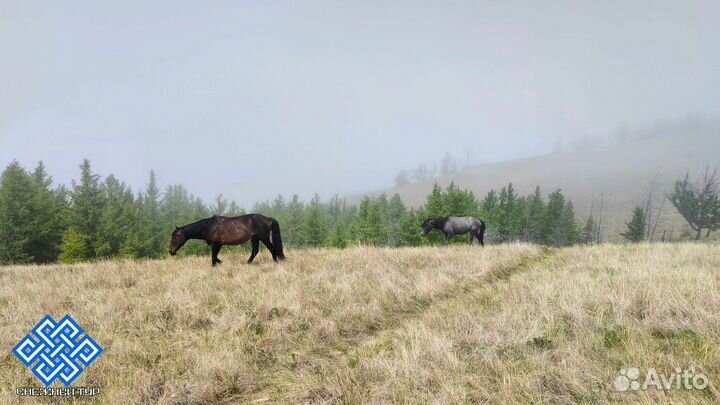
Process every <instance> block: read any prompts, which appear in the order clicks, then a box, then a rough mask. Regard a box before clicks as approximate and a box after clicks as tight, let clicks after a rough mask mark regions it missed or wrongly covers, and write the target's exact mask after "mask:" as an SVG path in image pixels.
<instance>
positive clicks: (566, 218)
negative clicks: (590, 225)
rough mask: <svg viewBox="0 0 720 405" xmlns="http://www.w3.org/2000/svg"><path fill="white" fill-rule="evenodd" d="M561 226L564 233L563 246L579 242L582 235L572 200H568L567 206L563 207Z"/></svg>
mask: <svg viewBox="0 0 720 405" xmlns="http://www.w3.org/2000/svg"><path fill="white" fill-rule="evenodd" d="M561 228H562V235H563V240H562V246H570V245H574V244H575V243H577V241H578V238H579V237H580V231H579V230H578V225H577V219H576V218H575V209H574V207H573V203H572V202H571V201H568V202H567V203H566V204H565V207H563V212H562V219H561Z"/></svg>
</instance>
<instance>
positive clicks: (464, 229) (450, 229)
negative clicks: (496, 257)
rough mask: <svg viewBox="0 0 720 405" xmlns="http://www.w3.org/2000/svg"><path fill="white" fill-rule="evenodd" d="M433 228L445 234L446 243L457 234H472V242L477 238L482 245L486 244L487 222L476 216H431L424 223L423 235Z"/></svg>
mask: <svg viewBox="0 0 720 405" xmlns="http://www.w3.org/2000/svg"><path fill="white" fill-rule="evenodd" d="M433 229H439V230H440V231H442V233H444V234H445V244H446V245H447V244H448V243H450V239H452V237H453V236H455V235H462V234H465V233H469V234H470V244H471V245H472V242H473V238H477V240H478V242H480V245H481V246H485V242H484V241H483V238H484V237H485V222H483V221H482V220H481V219H478V218H475V217H442V218H430V219H427V220H425V222H423V224H422V236H426V235H427V234H428V233H430V231H432V230H433Z"/></svg>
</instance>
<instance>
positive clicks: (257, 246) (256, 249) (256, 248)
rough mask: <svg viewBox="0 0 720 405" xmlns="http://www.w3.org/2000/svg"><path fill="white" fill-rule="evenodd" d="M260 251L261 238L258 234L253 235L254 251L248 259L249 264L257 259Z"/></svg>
mask: <svg viewBox="0 0 720 405" xmlns="http://www.w3.org/2000/svg"><path fill="white" fill-rule="evenodd" d="M259 251H260V239H259V238H258V237H257V236H253V237H252V253H251V254H250V258H249V259H248V261H247V262H248V264H250V263H252V262H253V260H255V256H257V254H258V252H259Z"/></svg>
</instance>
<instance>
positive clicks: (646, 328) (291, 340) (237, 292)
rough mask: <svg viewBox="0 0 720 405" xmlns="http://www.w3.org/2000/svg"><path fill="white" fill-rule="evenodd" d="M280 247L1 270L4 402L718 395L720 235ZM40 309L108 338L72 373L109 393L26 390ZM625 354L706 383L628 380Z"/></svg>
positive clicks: (594, 399)
mask: <svg viewBox="0 0 720 405" xmlns="http://www.w3.org/2000/svg"><path fill="white" fill-rule="evenodd" d="M268 256H269V255H268V253H267V251H263V252H261V255H260V256H259V257H258V262H256V264H254V265H251V266H248V265H245V264H241V263H244V259H245V254H242V255H241V254H228V255H224V256H223V259H224V264H223V265H222V266H220V267H216V268H211V267H210V265H209V258H208V257H200V258H173V259H167V260H158V261H139V262H138V261H112V262H100V263H91V264H80V265H58V266H42V267H37V266H23V267H4V268H0V404H26V403H80V404H85V403H87V404H92V403H103V404H156V403H159V404H178V405H179V404H241V403H253V404H266V403H268V404H269V403H283V404H285V403H287V404H303V403H307V404H336V403H337V404H339V403H342V404H485V403H487V404H495V403H508V404H515V403H523V404H530V403H537V404H573V403H584V404H607V403H633V404H652V403H668V404H669V403H677V404H690V403H692V404H713V403H718V401H720V398H719V396H720V393H718V390H717V389H716V388H715V385H713V383H715V384H718V385H720V352H719V350H720V347H719V346H718V345H719V344H720V293H718V288H719V287H720V249H718V246H717V245H701V244H672V245H639V246H619V245H607V246H599V247H578V248H569V249H562V250H543V249H541V248H539V247H536V246H531V245H501V246H491V247H487V248H485V249H482V248H478V247H467V246H462V247H449V248H446V247H433V248H407V249H379V248H362V247H358V248H350V249H346V250H342V251H337V250H309V251H292V250H290V251H289V252H288V257H289V259H288V260H287V261H286V262H284V263H282V264H279V265H276V264H274V263H272V262H271V261H270V260H269V257H268ZM45 314H51V315H52V316H53V317H55V319H59V318H61V317H62V316H64V315H65V314H70V315H72V316H73V317H74V318H75V320H77V322H78V323H79V324H80V325H81V326H82V327H84V329H85V330H86V332H88V333H89V334H90V335H92V336H93V337H94V338H95V340H96V341H97V342H98V343H99V344H100V345H101V346H103V348H104V350H105V353H103V354H102V356H101V357H100V358H99V359H98V360H97V361H96V362H95V363H94V364H93V365H92V366H91V367H90V368H89V369H88V370H87V371H86V372H85V374H83V375H82V377H80V379H78V380H77V381H76V382H75V384H74V385H75V386H78V387H87V386H93V387H100V388H101V390H102V393H101V394H100V395H99V396H97V397H93V398H81V399H75V400H71V399H66V398H52V397H45V398H40V399H38V400H37V401H36V402H34V399H33V398H28V397H18V396H17V395H16V394H15V388H16V387H28V386H40V385H41V384H40V383H39V381H37V379H36V378H35V376H34V375H32V373H31V372H30V370H29V369H27V368H26V367H25V366H24V365H23V364H22V363H21V362H20V361H19V360H18V359H16V358H15V357H14V355H13V354H12V353H11V350H12V348H13V347H14V346H15V344H17V342H18V341H19V340H20V339H21V338H22V337H24V336H25V335H26V334H27V333H28V332H29V330H30V329H31V328H32V327H33V326H34V325H35V324H36V323H37V322H38V321H39V320H40V319H41V318H42V317H43V316H44V315H45ZM628 367H637V368H639V369H640V370H646V369H648V368H650V367H653V368H656V369H657V370H658V372H665V373H670V372H672V371H673V370H674V369H675V368H677V367H680V368H683V369H686V368H689V367H693V368H694V370H695V371H696V372H702V373H704V374H706V375H707V376H708V377H709V380H710V382H711V384H710V386H708V387H707V388H705V389H703V390H697V389H696V390H686V389H673V390H656V389H648V390H637V391H632V390H631V391H628V392H616V390H615V389H614V388H613V387H614V386H613V381H614V379H615V378H616V377H617V376H618V373H619V371H620V370H621V369H624V368H628ZM58 384H59V383H56V385H58ZM58 386H59V385H58Z"/></svg>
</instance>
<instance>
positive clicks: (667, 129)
mask: <svg viewBox="0 0 720 405" xmlns="http://www.w3.org/2000/svg"><path fill="white" fill-rule="evenodd" d="M719 164H720V124H719V123H717V122H694V121H690V122H682V123H676V124H673V125H666V126H661V127H658V128H654V129H650V130H646V131H643V132H640V133H636V134H633V135H630V136H628V139H627V140H625V141H623V142H617V143H615V144H613V145H610V146H603V147H600V146H595V147H591V146H588V147H584V148H578V149H577V150H574V151H572V152H557V153H551V154H547V155H542V156H536V157H531V158H526V159H518V160H512V161H506V162H501V163H493V164H482V165H477V166H471V167H468V168H466V169H464V170H462V171H460V172H457V173H454V174H452V175H449V176H444V177H440V178H438V179H437V182H438V183H439V184H440V185H442V186H446V185H447V184H449V183H450V182H451V181H454V182H455V183H456V184H458V185H459V186H461V187H463V188H468V189H470V190H472V191H473V192H475V194H476V195H478V196H479V197H482V196H484V195H485V194H486V193H487V192H488V191H489V190H491V189H496V190H498V189H500V188H501V187H503V186H504V185H507V184H508V183H509V182H512V183H513V186H514V187H515V189H516V190H518V191H519V192H520V193H521V194H523V195H524V194H529V193H531V192H532V191H533V190H534V189H535V186H536V185H540V186H541V187H542V191H543V193H544V194H547V193H549V192H551V191H553V190H555V189H562V190H563V192H564V193H565V194H566V195H567V196H568V197H569V198H570V199H571V200H572V201H573V203H574V205H575V208H576V212H577V215H578V218H579V219H580V220H582V221H584V220H585V218H587V215H588V214H589V212H590V209H591V207H593V206H594V208H595V210H597V209H598V206H599V203H600V197H601V195H603V194H604V216H605V221H604V225H605V229H606V232H605V233H606V236H607V237H608V238H609V239H610V240H613V239H616V238H617V233H619V232H620V231H622V230H624V223H625V222H626V221H627V220H628V219H629V216H630V212H631V210H632V208H633V206H635V205H636V204H642V203H643V201H644V200H645V199H646V196H647V193H648V189H649V183H650V181H651V179H653V178H655V179H656V180H657V184H658V187H657V190H656V192H655V196H656V198H655V204H654V205H655V207H659V206H660V205H661V204H664V205H663V212H664V215H663V217H662V221H661V223H660V225H658V233H660V234H662V231H663V230H667V231H668V232H670V229H673V228H674V236H675V237H677V236H678V235H679V234H680V231H681V229H683V228H684V227H685V224H684V222H683V221H682V219H681V218H679V216H678V215H677V214H676V213H675V211H674V209H673V208H672V206H671V205H670V204H669V202H667V201H663V200H664V197H663V196H664V195H665V193H666V192H668V191H669V190H671V188H672V185H673V183H674V181H675V180H676V179H678V178H679V177H681V176H683V175H684V174H685V173H686V172H687V171H688V170H690V172H691V174H694V175H695V176H698V175H699V172H701V171H702V170H703V169H704V167H705V166H706V165H710V166H716V165H719ZM432 184H433V181H425V182H421V183H415V184H410V185H407V186H404V187H399V188H396V189H389V190H383V191H382V192H386V193H388V194H392V193H395V192H397V193H399V194H400V195H401V196H402V197H403V200H404V201H406V202H407V203H408V204H410V205H413V206H419V205H421V204H423V203H424V201H425V196H426V195H427V194H428V193H429V192H430V190H431V188H432ZM372 194H378V193H372ZM595 212H597V211H595Z"/></svg>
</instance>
